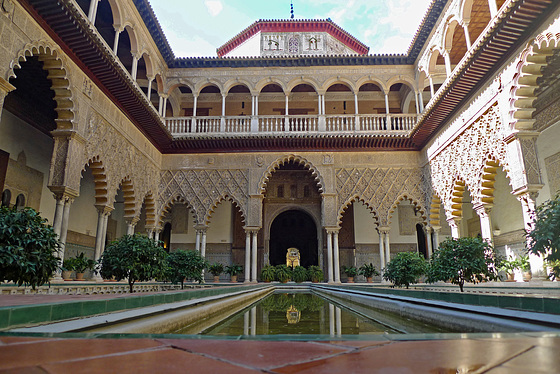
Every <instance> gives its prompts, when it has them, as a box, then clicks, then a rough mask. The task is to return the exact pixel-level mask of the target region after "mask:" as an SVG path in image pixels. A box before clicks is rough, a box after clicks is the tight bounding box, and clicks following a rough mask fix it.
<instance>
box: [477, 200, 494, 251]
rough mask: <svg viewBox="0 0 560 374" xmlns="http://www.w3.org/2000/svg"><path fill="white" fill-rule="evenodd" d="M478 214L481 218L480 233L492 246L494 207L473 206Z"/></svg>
mask: <svg viewBox="0 0 560 374" xmlns="http://www.w3.org/2000/svg"><path fill="white" fill-rule="evenodd" d="M473 208H474V210H475V212H476V214H478V217H479V218H480V233H481V235H482V238H483V239H484V240H486V241H487V242H488V243H490V244H492V241H493V235H492V219H491V216H490V213H491V211H492V205H490V204H479V205H476V206H473Z"/></svg>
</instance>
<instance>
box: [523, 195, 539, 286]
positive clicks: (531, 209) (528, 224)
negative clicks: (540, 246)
mask: <svg viewBox="0 0 560 374" xmlns="http://www.w3.org/2000/svg"><path fill="white" fill-rule="evenodd" d="M537 197H538V192H526V193H523V194H520V195H518V196H517V199H518V200H519V201H520V202H521V209H522V211H523V221H524V223H525V230H526V231H527V232H530V231H531V230H532V229H533V223H534V219H535V202H536V200H537ZM529 263H530V264H531V273H532V276H533V278H532V280H539V281H542V280H544V279H546V274H545V271H544V259H543V257H542V256H539V255H535V254H533V253H532V252H529Z"/></svg>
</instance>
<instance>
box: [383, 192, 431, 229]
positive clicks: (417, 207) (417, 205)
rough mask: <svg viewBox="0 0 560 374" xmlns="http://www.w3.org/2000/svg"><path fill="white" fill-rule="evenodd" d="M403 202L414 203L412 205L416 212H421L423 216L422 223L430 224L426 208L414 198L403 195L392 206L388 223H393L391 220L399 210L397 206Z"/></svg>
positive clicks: (388, 215) (388, 214)
mask: <svg viewBox="0 0 560 374" xmlns="http://www.w3.org/2000/svg"><path fill="white" fill-rule="evenodd" d="M403 200H408V201H410V202H411V203H412V205H414V211H415V212H416V211H418V212H420V214H421V215H422V221H423V223H424V224H427V223H428V216H427V214H426V209H425V207H424V206H422V204H421V203H420V202H419V201H418V200H417V199H415V198H414V197H412V196H409V195H408V194H402V195H399V197H398V198H397V199H396V200H395V202H394V203H393V205H392V206H391V208H390V209H389V211H388V212H387V222H388V223H390V222H391V218H392V217H393V213H395V210H397V206H398V205H399V204H400V202H401V201H403Z"/></svg>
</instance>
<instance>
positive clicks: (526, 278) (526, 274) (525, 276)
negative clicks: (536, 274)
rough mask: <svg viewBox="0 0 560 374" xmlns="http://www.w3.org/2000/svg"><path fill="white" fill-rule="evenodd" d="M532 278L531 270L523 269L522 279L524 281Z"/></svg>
mask: <svg viewBox="0 0 560 374" xmlns="http://www.w3.org/2000/svg"><path fill="white" fill-rule="evenodd" d="M531 278H532V275H531V272H530V271H524V272H523V281H525V282H529V281H530V280H531Z"/></svg>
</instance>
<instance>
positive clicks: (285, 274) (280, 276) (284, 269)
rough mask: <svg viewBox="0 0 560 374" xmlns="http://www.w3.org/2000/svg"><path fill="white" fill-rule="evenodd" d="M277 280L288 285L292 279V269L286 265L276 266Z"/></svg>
mask: <svg viewBox="0 0 560 374" xmlns="http://www.w3.org/2000/svg"><path fill="white" fill-rule="evenodd" d="M275 271H276V280H278V281H279V282H282V283H287V282H288V281H289V280H290V279H291V278H292V268H290V267H288V266H287V265H285V264H282V265H276V269H275Z"/></svg>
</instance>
